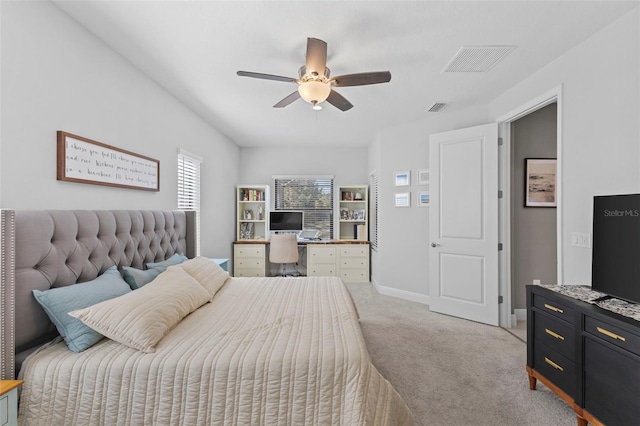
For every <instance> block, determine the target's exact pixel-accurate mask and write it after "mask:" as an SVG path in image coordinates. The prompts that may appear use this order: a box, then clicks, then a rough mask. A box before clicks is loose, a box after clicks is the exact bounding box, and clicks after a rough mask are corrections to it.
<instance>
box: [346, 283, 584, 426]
mask: <svg viewBox="0 0 640 426" xmlns="http://www.w3.org/2000/svg"><path fill="white" fill-rule="evenodd" d="M348 287H349V290H350V291H351V293H352V295H353V298H354V301H355V302H356V306H357V308H358V311H359V314H360V324H361V326H362V331H363V333H364V338H365V340H366V342H367V348H368V349H369V353H370V354H371V358H372V361H373V363H374V365H375V366H376V367H377V368H378V370H379V371H380V373H382V375H383V376H384V377H385V378H386V379H387V380H389V382H391V384H393V386H394V387H395V388H396V390H397V391H398V393H400V395H402V398H403V399H404V400H405V402H406V403H407V405H408V406H409V408H410V409H411V411H412V412H413V415H414V417H415V420H416V426H419V425H442V426H445V425H452V426H453V425H456V426H461V425H541V426H546V425H549V426H551V425H554V426H555V425H559V426H560V425H567V426H569V425H571V426H575V424H576V417H575V414H574V412H573V410H572V409H571V408H570V407H569V406H568V405H567V404H566V403H565V402H564V401H562V400H561V399H560V398H558V397H557V396H556V395H555V394H554V393H553V392H551V391H550V390H549V389H548V388H547V387H545V386H544V385H542V384H541V383H538V386H537V390H535V391H531V390H529V381H528V379H527V373H526V371H525V366H526V362H527V350H526V349H527V346H526V344H525V343H524V342H523V341H522V340H520V339H519V338H518V337H516V336H515V335H513V334H511V333H509V332H507V331H506V330H505V329H502V328H499V327H492V326H488V325H484V324H479V323H476V322H472V321H467V320H463V319H459V318H455V317H450V316H447V315H441V314H437V313H433V312H429V309H428V307H427V306H426V305H422V304H420V303H415V302H410V301H406V300H401V299H396V298H393V297H388V296H383V295H380V294H378V292H377V291H376V290H375V289H374V287H373V286H372V285H371V284H370V283H353V284H351V283H350V284H348Z"/></svg>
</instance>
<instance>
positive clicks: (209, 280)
mask: <svg viewBox="0 0 640 426" xmlns="http://www.w3.org/2000/svg"><path fill="white" fill-rule="evenodd" d="M174 268H180V269H183V270H184V271H186V272H187V273H188V274H189V275H191V276H192V277H193V278H195V279H196V281H198V282H199V283H200V284H202V286H203V287H204V288H205V289H207V291H208V292H209V293H210V294H211V299H213V296H215V294H216V293H217V292H218V290H220V287H222V286H223V285H224V283H225V282H226V281H227V279H228V278H229V273H228V272H227V271H225V270H224V269H222V268H221V267H220V265H218V264H217V263H216V262H214V261H213V260H211V259H209V258H207V257H196V258H194V259H191V260H187V261H186V262H183V263H181V264H179V265H175V266H170V267H169V269H174Z"/></svg>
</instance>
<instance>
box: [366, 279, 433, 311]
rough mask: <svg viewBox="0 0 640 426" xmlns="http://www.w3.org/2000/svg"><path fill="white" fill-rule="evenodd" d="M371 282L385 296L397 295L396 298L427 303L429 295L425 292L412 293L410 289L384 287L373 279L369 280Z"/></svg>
mask: <svg viewBox="0 0 640 426" xmlns="http://www.w3.org/2000/svg"><path fill="white" fill-rule="evenodd" d="M371 284H373V287H374V288H375V289H376V291H377V292H378V293H380V294H384V295H385V296H391V297H397V298H398V299H404V300H410V301H412V302H418V303H422V304H424V305H428V304H429V296H427V295H426V294H420V293H414V292H412V291H407V290H400V289H397V288H393V287H385V286H382V285H380V284H378V283H377V282H376V281H375V280H373V279H372V280H371Z"/></svg>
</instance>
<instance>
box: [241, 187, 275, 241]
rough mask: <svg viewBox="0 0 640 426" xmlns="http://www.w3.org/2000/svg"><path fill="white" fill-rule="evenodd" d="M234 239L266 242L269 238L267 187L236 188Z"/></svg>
mask: <svg viewBox="0 0 640 426" xmlns="http://www.w3.org/2000/svg"><path fill="white" fill-rule="evenodd" d="M236 203H237V208H236V239H237V240H267V239H268V236H269V205H270V204H269V186H267V185H238V187H237V188H236Z"/></svg>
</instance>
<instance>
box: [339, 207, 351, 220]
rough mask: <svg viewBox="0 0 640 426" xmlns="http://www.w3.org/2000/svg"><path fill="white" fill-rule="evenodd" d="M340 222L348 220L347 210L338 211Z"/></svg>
mask: <svg viewBox="0 0 640 426" xmlns="http://www.w3.org/2000/svg"><path fill="white" fill-rule="evenodd" d="M340 220H349V209H344V208H343V209H340Z"/></svg>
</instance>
